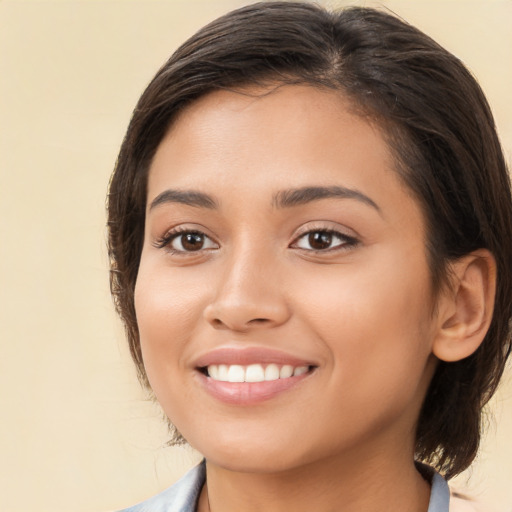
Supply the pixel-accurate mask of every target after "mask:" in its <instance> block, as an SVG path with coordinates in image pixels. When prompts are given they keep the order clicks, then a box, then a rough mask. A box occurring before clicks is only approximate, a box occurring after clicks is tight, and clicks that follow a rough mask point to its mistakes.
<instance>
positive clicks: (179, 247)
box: [169, 231, 217, 252]
mask: <svg viewBox="0 0 512 512" xmlns="http://www.w3.org/2000/svg"><path fill="white" fill-rule="evenodd" d="M169 245H170V247H171V249H173V250H174V251H176V252H197V251H201V250H204V249H215V248H217V245H216V244H215V243H214V242H213V241H212V240H211V239H210V238H209V237H208V236H206V235H205V234H204V233H201V232H200V231H185V232H183V233H177V234H175V235H174V236H173V238H172V240H171V242H170V244H169Z"/></svg>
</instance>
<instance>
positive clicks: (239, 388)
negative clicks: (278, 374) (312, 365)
mask: <svg viewBox="0 0 512 512" xmlns="http://www.w3.org/2000/svg"><path fill="white" fill-rule="evenodd" d="M312 371H313V370H310V371H309V372H307V373H303V374H302V375H298V376H296V377H289V378H287V379H276V380H268V381H264V382H224V381H219V380H213V379H212V378H210V377H207V376H206V375H204V374H203V373H201V372H198V375H199V379H200V381H201V384H202V385H203V386H204V387H205V389H206V391H207V392H208V393H209V394H210V395H212V396H213V397H214V398H216V399H217V400H220V401H221V402H225V403H228V404H233V405H254V404H258V403H261V402H265V401H267V400H270V399H272V398H274V397H276V396H277V395H280V394H281V393H284V392H285V391H288V390H290V389H292V388H294V387H295V386H297V385H298V384H300V383H301V382H302V381H303V380H304V379H306V378H307V377H309V376H311V374H312Z"/></svg>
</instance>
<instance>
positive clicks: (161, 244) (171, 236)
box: [154, 227, 215, 255]
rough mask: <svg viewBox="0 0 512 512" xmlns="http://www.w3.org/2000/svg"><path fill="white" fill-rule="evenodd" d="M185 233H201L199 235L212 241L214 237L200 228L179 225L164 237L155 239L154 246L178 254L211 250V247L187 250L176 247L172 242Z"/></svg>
mask: <svg viewBox="0 0 512 512" xmlns="http://www.w3.org/2000/svg"><path fill="white" fill-rule="evenodd" d="M183 235H199V236H201V237H203V238H204V239H205V240H210V241H212V239H211V238H210V237H209V236H208V235H206V234H205V233H203V232H202V231H200V230H198V229H189V228H181V227H177V228H175V229H173V230H172V231H169V232H168V233H166V234H165V235H164V236H163V237H161V238H159V239H157V240H155V242H154V246H155V247H156V248H157V249H166V250H167V251H168V252H170V253H171V254H177V255H187V254H194V253H200V252H201V251H204V250H211V248H206V249H203V248H200V249H198V250H197V251H186V250H181V249H174V248H173V247H172V245H171V244H172V243H173V242H174V240H176V239H178V238H179V237H181V236H183ZM212 242H213V241H212ZM213 243H215V242H213ZM182 246H183V243H182Z"/></svg>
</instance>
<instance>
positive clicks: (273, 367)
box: [265, 364, 279, 380]
mask: <svg viewBox="0 0 512 512" xmlns="http://www.w3.org/2000/svg"><path fill="white" fill-rule="evenodd" d="M277 379H279V366H277V364H269V365H268V366H267V367H266V368H265V380H277Z"/></svg>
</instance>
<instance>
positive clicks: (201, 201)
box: [149, 189, 218, 211]
mask: <svg viewBox="0 0 512 512" xmlns="http://www.w3.org/2000/svg"><path fill="white" fill-rule="evenodd" d="M166 203H180V204H186V205H188V206H195V207H197V208H208V209H210V210H214V209H216V208H217V207H218V205H217V202H216V201H215V199H214V198H213V197H211V196H209V195H208V194H204V193H203V192H197V191H195V190H172V189H169V190H165V191H164V192H162V193H161V194H158V195H157V196H156V197H155V199H153V201H151V204H150V205H149V211H151V210H153V209H154V208H156V207H157V206H160V205H163V204H166Z"/></svg>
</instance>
